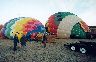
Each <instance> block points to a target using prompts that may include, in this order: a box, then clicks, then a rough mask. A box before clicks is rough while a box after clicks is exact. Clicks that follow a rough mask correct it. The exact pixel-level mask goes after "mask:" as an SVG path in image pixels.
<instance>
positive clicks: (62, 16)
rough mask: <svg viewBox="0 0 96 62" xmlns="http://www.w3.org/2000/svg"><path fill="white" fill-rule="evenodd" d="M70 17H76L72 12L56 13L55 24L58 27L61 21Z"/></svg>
mask: <svg viewBox="0 0 96 62" xmlns="http://www.w3.org/2000/svg"><path fill="white" fill-rule="evenodd" d="M68 15H75V14H73V13H70V12H58V13H55V14H54V16H55V24H56V25H57V26H59V24H60V21H62V19H63V18H65V17H66V16H68Z"/></svg>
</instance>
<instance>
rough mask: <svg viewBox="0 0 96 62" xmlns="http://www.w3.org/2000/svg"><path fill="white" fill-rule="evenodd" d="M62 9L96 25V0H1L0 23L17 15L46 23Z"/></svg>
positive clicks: (89, 23)
mask: <svg viewBox="0 0 96 62" xmlns="http://www.w3.org/2000/svg"><path fill="white" fill-rule="evenodd" d="M61 11H62V12H66V11H67V12H72V13H74V14H76V15H78V16H79V17H80V18H81V19H82V20H83V21H85V22H86V23H87V24H88V25H95V26H96V0H0V24H4V23H6V22H7V21H9V20H10V19H13V18H15V17H32V18H36V19H38V20H39V21H41V22H42V23H43V24H45V22H46V21H47V20H48V17H49V16H50V15H52V14H54V13H57V12H61Z"/></svg>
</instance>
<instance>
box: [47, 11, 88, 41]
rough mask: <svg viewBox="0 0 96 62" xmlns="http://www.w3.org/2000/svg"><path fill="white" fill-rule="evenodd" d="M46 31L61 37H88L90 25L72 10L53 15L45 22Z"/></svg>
mask: <svg viewBox="0 0 96 62" xmlns="http://www.w3.org/2000/svg"><path fill="white" fill-rule="evenodd" d="M45 28H46V31H47V32H49V33H50V34H51V35H57V37H60V38H70V37H71V38H81V39H82V38H86V32H89V31H90V30H89V27H88V25H87V24H86V23H85V22H84V21H83V20H82V19H81V18H79V17H78V16H77V15H75V14H73V13H70V12H58V13H55V14H53V15H51V16H50V17H49V19H48V21H47V23H46V24H45Z"/></svg>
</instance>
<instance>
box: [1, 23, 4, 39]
mask: <svg viewBox="0 0 96 62" xmlns="http://www.w3.org/2000/svg"><path fill="white" fill-rule="evenodd" d="M2 28H3V25H2V24H1V25H0V39H1V38H4V36H3V33H2Z"/></svg>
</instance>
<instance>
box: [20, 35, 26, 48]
mask: <svg viewBox="0 0 96 62" xmlns="http://www.w3.org/2000/svg"><path fill="white" fill-rule="evenodd" d="M20 42H21V46H26V37H25V35H24V34H22V37H21V39H20Z"/></svg>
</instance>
